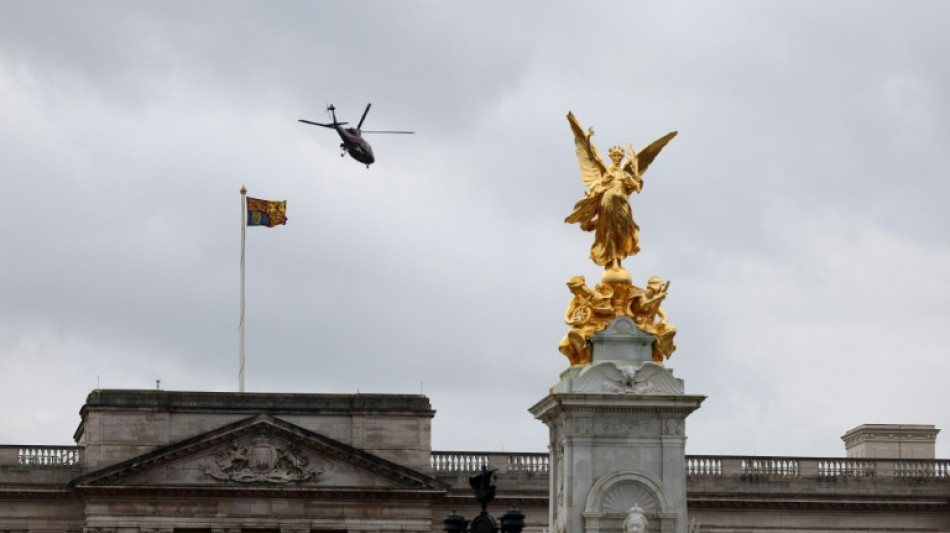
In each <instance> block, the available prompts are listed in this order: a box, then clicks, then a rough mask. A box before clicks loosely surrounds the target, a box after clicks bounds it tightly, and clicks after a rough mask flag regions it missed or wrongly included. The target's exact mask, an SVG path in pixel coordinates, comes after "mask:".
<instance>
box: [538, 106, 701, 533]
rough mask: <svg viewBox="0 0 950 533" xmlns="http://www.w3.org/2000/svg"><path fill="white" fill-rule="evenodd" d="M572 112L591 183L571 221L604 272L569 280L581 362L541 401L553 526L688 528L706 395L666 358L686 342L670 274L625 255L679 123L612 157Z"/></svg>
mask: <svg viewBox="0 0 950 533" xmlns="http://www.w3.org/2000/svg"><path fill="white" fill-rule="evenodd" d="M567 118H568V121H569V122H570V124H571V129H572V131H573V132H574V141H575V147H576V149H577V157H578V161H579V162H580V169H581V179H582V181H583V183H584V185H585V186H586V187H587V188H588V190H587V194H586V195H585V197H584V198H582V199H581V200H580V201H578V202H577V204H576V205H575V206H574V210H573V212H572V213H571V214H570V215H569V216H568V217H567V219H565V222H568V223H579V224H580V226H581V229H582V230H584V231H593V232H594V244H593V246H592V247H591V252H590V257H591V259H592V260H593V261H594V262H595V263H596V264H597V265H600V266H603V267H604V272H603V274H602V276H601V281H600V283H598V284H596V286H595V287H594V288H593V289H591V288H590V287H588V286H587V284H586V281H585V279H584V278H583V277H581V276H575V277H573V278H571V279H570V280H568V282H567V285H568V288H569V289H570V291H571V293H572V295H573V296H572V299H571V301H570V303H569V305H568V309H567V312H566V313H565V317H564V320H565V322H566V323H567V324H568V326H569V329H568V332H567V335H565V337H564V338H563V339H562V340H561V342H560V344H559V346H558V349H559V350H560V351H561V353H563V354H564V355H565V356H567V358H568V360H569V361H570V363H571V366H570V367H569V368H568V369H567V370H565V371H564V372H562V373H561V379H560V381H559V382H558V383H557V384H556V385H555V386H554V387H552V388H551V393H550V394H549V395H548V396H547V397H546V398H544V399H543V400H541V401H540V402H538V403H537V404H536V405H534V406H533V407H531V409H530V411H531V413H532V414H533V415H534V416H535V417H536V418H538V419H540V420H541V421H543V422H544V423H545V424H546V425H547V426H548V427H549V428H550V454H551V486H550V508H549V523H550V525H551V531H552V532H553V533H627V532H630V531H651V532H654V531H656V532H660V531H662V532H670V533H673V532H675V533H687V531H689V529H690V528H689V527H688V519H687V516H686V461H685V445H686V424H685V422H686V417H687V416H688V415H689V414H690V413H691V412H693V411H694V410H696V409H697V408H699V406H700V404H701V403H702V401H703V400H704V399H705V397H704V396H689V395H686V394H685V393H684V387H683V381H682V380H681V379H678V378H675V377H674V376H673V372H672V370H671V369H669V368H667V367H666V366H665V361H666V360H667V359H669V357H670V356H671V355H672V353H673V351H674V350H675V349H676V346H675V344H674V343H673V337H674V335H675V334H676V328H674V327H673V326H672V325H670V324H669V323H668V321H667V317H666V313H665V312H664V311H663V309H662V308H661V307H660V304H661V303H662V302H663V300H664V299H665V298H666V296H667V294H668V291H669V285H670V283H669V281H664V280H662V279H661V278H659V277H656V276H653V277H650V278H649V279H648V281H647V283H646V288H640V287H637V286H636V285H634V284H633V281H632V279H633V278H632V276H631V275H630V273H629V272H628V271H627V270H626V269H625V268H624V267H623V266H622V265H621V261H622V260H623V259H625V258H626V257H629V256H632V255H635V254H636V253H637V252H639V250H640V247H639V227H638V226H637V224H636V223H635V222H634V221H633V212H632V209H631V208H630V204H629V196H630V195H631V194H632V193H633V192H639V191H640V189H641V188H642V186H643V180H642V174H643V172H645V171H646V169H647V167H648V166H649V165H650V163H652V161H653V160H654V159H655V158H656V156H657V155H658V154H659V152H660V150H662V148H663V147H664V146H665V145H666V144H667V143H668V142H669V141H670V139H672V138H673V137H674V136H675V135H676V132H671V133H669V134H667V135H665V136H663V137H661V138H660V139H659V140H657V141H654V142H653V143H652V144H650V145H649V146H647V147H646V148H644V149H643V150H642V151H641V152H639V153H637V152H635V151H634V149H633V147H632V146H630V145H628V146H627V148H626V149H623V148H620V147H613V148H611V149H610V152H609V155H610V160H611V164H610V166H607V165H606V164H605V163H604V161H603V160H602V159H601V158H600V154H599V152H598V150H597V148H596V147H595V146H594V145H593V144H592V143H591V136H592V135H593V130H587V131H585V130H584V129H583V128H582V127H581V126H580V123H579V122H578V121H577V119H576V118H575V117H574V115H573V113H568V115H567ZM625 157H626V160H624V158H625Z"/></svg>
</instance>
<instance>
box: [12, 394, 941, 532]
mask: <svg viewBox="0 0 950 533" xmlns="http://www.w3.org/2000/svg"><path fill="white" fill-rule="evenodd" d="M80 414H81V423H80V425H79V428H78V429H77V430H76V433H75V440H76V446H63V447H54V446H29V445H4V446H0V533H153V532H154V533H198V532H203V533H212V532H214V533H238V532H244V533H246V532H254V533H278V532H280V533H304V532H306V533H314V532H321V533H322V532H335V533H343V532H350V533H396V532H420V533H421V532H437V531H440V530H441V529H442V520H443V519H444V518H445V517H446V516H448V515H449V514H451V513H453V512H456V513H458V514H461V515H463V516H464V517H466V518H468V519H471V518H473V517H474V516H475V515H476V514H477V513H478V510H479V505H478V503H476V502H475V500H474V498H473V496H472V492H471V490H470V487H469V483H468V480H469V476H470V475H472V474H473V473H475V472H478V471H480V470H481V469H482V468H483V467H488V468H491V469H495V470H496V477H497V493H496V494H497V495H496V499H495V501H494V502H493V503H492V504H491V507H490V508H489V511H490V512H492V514H494V515H495V516H496V517H498V516H500V515H501V514H502V513H504V512H505V511H506V510H508V509H509V508H510V507H513V506H514V507H518V508H519V509H521V511H523V512H524V513H525V515H526V519H525V520H526V526H527V527H526V531H528V532H530V533H541V532H542V531H543V530H547V529H548V523H547V522H548V494H549V493H550V490H551V480H550V478H549V472H550V464H549V459H548V454H547V453H494V452H476V451H461V452H446V451H432V449H431V438H430V428H431V421H432V418H433V416H434V414H435V411H434V410H433V409H432V406H431V405H430V403H429V400H428V398H426V397H424V396H420V395H375V394H356V395H323V394H242V393H206V392H171V391H158V390H155V391H135V390H96V391H93V392H92V393H90V395H89V397H88V398H87V401H86V404H85V405H84V406H83V407H82V410H81V411H80ZM862 427H864V428H865V431H864V437H861V436H860V435H859V436H858V437H855V435H853V434H851V432H849V435H848V436H847V437H848V438H846V439H845V440H846V442H849V440H848V439H850V440H851V442H858V441H860V442H878V441H880V440H881V439H885V440H887V439H889V442H891V443H892V444H893V442H894V439H895V438H896V439H898V440H900V438H901V437H900V435H901V433H900V431H897V430H895V431H896V433H895V431H891V432H890V433H889V434H890V437H886V435H887V434H888V433H887V431H884V430H883V429H881V428H875V427H865V426H862ZM905 427H909V428H911V429H915V431H916V433H914V435H915V436H914V437H913V439H916V440H915V441H914V442H915V443H916V444H915V446H916V447H913V450H915V451H913V453H911V454H910V455H913V456H912V457H908V456H907V455H906V454H905V455H904V456H895V457H887V458H875V457H869V456H867V453H868V452H867V450H868V449H869V448H868V447H865V448H864V450H865V451H864V452H863V456H851V455H852V454H850V453H849V456H848V457H841V458H805V457H736V456H705V457H697V456H688V457H686V489H687V505H688V510H689V516H690V519H691V521H692V523H693V526H694V527H697V529H698V530H699V531H709V532H753V531H754V532H765V531H768V532H791V531H795V532H801V531H827V532H831V531H835V532H838V531H848V532H856V531H915V532H923V531H950V461H947V460H937V459H934V458H932V457H929V458H922V457H920V456H919V455H920V453H919V449H920V447H921V444H920V440H919V435H920V434H921V432H923V433H927V434H930V435H931V436H935V435H936V430H933V428H932V427H931V428H930V429H929V430H928V429H927V428H928V427H927V426H924V427H923V429H922V427H920V426H913V427H911V426H905ZM856 429H860V428H856ZM928 431H929V433H928ZM907 434H909V433H907ZM882 435H885V436H884V437H882ZM895 435H896V437H895ZM913 439H912V440H913ZM922 446H923V447H924V449H925V450H926V444H923V445H922ZM901 449H910V448H907V447H906V446H905V447H901ZM930 449H931V450H932V442H931V448H930ZM855 455H859V454H855ZM871 455H873V452H871ZM650 531H660V529H659V526H657V525H656V524H653V525H651V526H650ZM617 533H620V532H619V529H618V530H617Z"/></svg>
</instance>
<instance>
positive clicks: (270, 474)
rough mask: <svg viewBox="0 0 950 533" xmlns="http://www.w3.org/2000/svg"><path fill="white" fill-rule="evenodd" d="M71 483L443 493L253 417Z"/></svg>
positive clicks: (365, 457)
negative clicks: (431, 491) (390, 490)
mask: <svg viewBox="0 0 950 533" xmlns="http://www.w3.org/2000/svg"><path fill="white" fill-rule="evenodd" d="M73 484H74V486H76V487H90V488H91V487H106V486H108V487H162V486H173V487H193V488H226V487H248V486H255V487H262V486H263V487H268V486H269V487H286V486H294V487H309V488H345V489H373V490H387V489H397V490H406V489H419V490H444V489H445V488H446V487H445V486H444V484H442V483H441V482H439V481H438V480H436V479H434V478H432V477H429V476H426V475H425V474H422V473H420V472H418V471H415V470H412V469H410V468H407V467H404V466H402V465H399V464H396V463H393V462H391V461H387V460H385V459H382V458H380V457H378V456H376V455H373V454H370V453H367V452H364V451H362V450H359V449H356V448H354V447H352V446H349V445H346V444H343V443H341V442H339V441H336V440H334V439H331V438H329V437H325V436H323V435H320V434H318V433H314V432H312V431H309V430H306V429H303V428H301V427H299V426H296V425H293V424H291V423H289V422H286V421H283V420H280V419H277V418H274V417H272V416H269V415H259V416H255V417H252V418H248V419H245V420H242V421H240V422H236V423H234V424H230V425H228V426H224V427H222V428H219V429H217V430H214V431H211V432H208V433H206V434H204V435H200V436H198V437H194V438H191V439H188V440H185V441H182V442H179V443H177V444H173V445H171V446H168V447H165V448H162V449H159V450H156V451H153V452H151V453H148V454H145V455H142V456H140V457H136V458H133V459H130V460H128V461H124V462H122V463H119V464H116V465H113V466H110V467H107V468H104V469H102V470H99V471H96V472H92V473H90V474H87V475H85V476H82V477H81V478H79V479H76V480H74V482H73Z"/></svg>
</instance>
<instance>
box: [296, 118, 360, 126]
mask: <svg viewBox="0 0 950 533" xmlns="http://www.w3.org/2000/svg"><path fill="white" fill-rule="evenodd" d="M297 122H303V123H304V124H313V125H314V126H323V127H324V128H332V127H334V126H335V125H336V126H338V125H340V124H348V122H337V123H336V124H321V123H319V122H312V121H309V120H304V119H302V118H301V119H298V120H297Z"/></svg>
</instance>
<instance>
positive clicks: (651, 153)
mask: <svg viewBox="0 0 950 533" xmlns="http://www.w3.org/2000/svg"><path fill="white" fill-rule="evenodd" d="M676 133H677V132H675V131H671V132H669V133H667V134H666V135H664V136H662V137H660V138H659V139H657V140H655V141H653V142H652V143H650V146H647V147H646V148H644V149H643V150H640V153H639V154H637V170H639V171H640V174H643V173H644V172H646V171H647V167H648V166H650V163H652V162H653V160H654V159H656V156H657V155H659V153H660V150H662V149H663V147H664V146H666V143H668V142H670V139H672V138H673V137H676Z"/></svg>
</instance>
